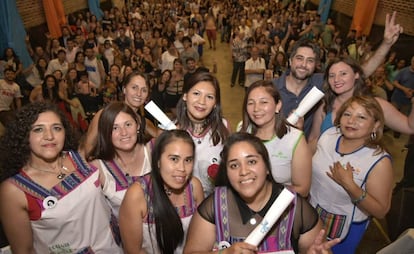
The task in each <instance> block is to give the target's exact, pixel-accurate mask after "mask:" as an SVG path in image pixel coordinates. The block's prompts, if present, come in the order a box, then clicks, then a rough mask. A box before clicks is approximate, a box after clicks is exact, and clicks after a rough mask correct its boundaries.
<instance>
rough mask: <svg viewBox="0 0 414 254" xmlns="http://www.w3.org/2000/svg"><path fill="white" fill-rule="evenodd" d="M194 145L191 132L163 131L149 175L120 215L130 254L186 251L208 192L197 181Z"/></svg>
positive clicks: (129, 195)
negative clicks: (196, 214) (190, 228)
mask: <svg viewBox="0 0 414 254" xmlns="http://www.w3.org/2000/svg"><path fill="white" fill-rule="evenodd" d="M194 152H195V146H194V143H193V141H192V139H191V137H190V135H188V133H187V132H186V131H183V130H172V131H165V132H163V133H162V134H161V135H160V136H159V137H158V138H157V140H156V142H155V146H154V149H153V151H152V159H151V166H152V171H151V173H150V174H147V175H145V176H143V177H142V178H140V179H138V182H136V183H134V184H133V185H132V186H131V187H130V188H129V189H128V191H127V192H126V195H125V197H124V200H123V202H122V205H121V209H120V211H119V224H120V229H121V238H122V242H123V247H124V250H125V252H126V253H142V251H145V253H163V254H167V253H168V254H171V253H177V254H181V253H182V248H183V245H184V242H185V239H186V232H187V228H188V225H189V223H190V220H191V217H192V215H193V213H194V212H195V211H196V209H197V206H198V205H199V204H200V202H201V201H202V200H203V190H202V187H201V184H200V182H199V181H198V180H197V178H195V177H192V171H193V164H194V156H195V154H194Z"/></svg>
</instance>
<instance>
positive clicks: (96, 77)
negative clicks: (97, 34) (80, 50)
mask: <svg viewBox="0 0 414 254" xmlns="http://www.w3.org/2000/svg"><path fill="white" fill-rule="evenodd" d="M85 67H86V71H87V72H88V76H89V80H90V81H92V82H93V83H94V84H95V85H96V88H97V89H98V90H99V91H100V90H101V89H102V84H103V82H104V80H105V68H104V66H103V63H102V61H101V60H100V59H98V58H97V57H96V54H95V51H94V50H93V48H90V47H89V48H86V49H85Z"/></svg>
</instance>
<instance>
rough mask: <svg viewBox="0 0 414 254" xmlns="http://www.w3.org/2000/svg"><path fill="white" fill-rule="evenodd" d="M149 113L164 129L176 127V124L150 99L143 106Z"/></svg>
mask: <svg viewBox="0 0 414 254" xmlns="http://www.w3.org/2000/svg"><path fill="white" fill-rule="evenodd" d="M144 108H145V109H146V110H147V111H148V112H150V114H151V115H152V116H153V117H154V118H155V119H157V121H158V122H160V124H161V125H162V127H163V128H164V129H166V130H174V129H177V126H175V124H174V123H173V122H172V121H171V120H170V118H168V116H167V115H166V114H164V112H162V110H161V109H160V108H159V107H158V106H157V104H155V103H154V102H153V101H150V102H148V103H147V105H145V107H144Z"/></svg>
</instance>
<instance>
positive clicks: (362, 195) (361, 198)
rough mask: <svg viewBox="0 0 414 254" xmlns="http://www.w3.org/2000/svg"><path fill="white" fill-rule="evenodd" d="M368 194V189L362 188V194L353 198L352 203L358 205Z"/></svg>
mask: <svg viewBox="0 0 414 254" xmlns="http://www.w3.org/2000/svg"><path fill="white" fill-rule="evenodd" d="M366 196H367V191H366V190H362V194H361V196H359V197H358V198H356V199H353V200H352V204H354V205H358V204H359V203H360V202H361V201H362V200H364V199H365V198H366Z"/></svg>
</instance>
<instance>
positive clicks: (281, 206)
mask: <svg viewBox="0 0 414 254" xmlns="http://www.w3.org/2000/svg"><path fill="white" fill-rule="evenodd" d="M294 197H295V195H294V194H293V193H292V192H290V191H289V190H288V189H286V188H285V189H283V190H282V192H281V193H280V194H279V196H278V197H277V198H276V200H275V202H274V203H273V205H272V206H271V207H270V209H269V211H267V213H266V215H265V216H264V218H263V220H262V221H261V222H260V224H259V225H257V227H256V228H255V229H254V230H253V231H252V232H251V233H250V234H249V235H248V236H247V238H246V239H245V240H244V242H246V243H249V244H252V245H254V246H259V244H260V242H261V241H262V240H263V238H265V236H266V235H267V233H268V232H269V230H270V229H271V228H272V227H273V225H274V224H275V223H276V221H277V220H278V219H279V217H280V215H282V213H283V211H284V210H285V209H286V208H287V207H288V206H289V204H290V203H291V202H292V200H293V198H294Z"/></svg>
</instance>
